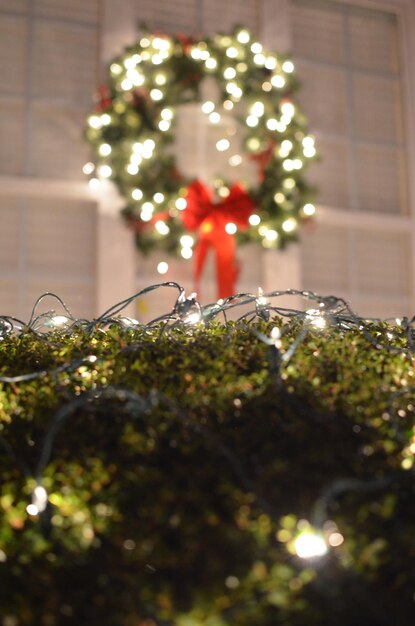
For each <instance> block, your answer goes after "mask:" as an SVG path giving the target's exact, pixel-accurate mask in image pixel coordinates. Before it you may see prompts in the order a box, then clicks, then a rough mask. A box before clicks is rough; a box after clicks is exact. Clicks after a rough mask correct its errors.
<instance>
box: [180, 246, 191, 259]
mask: <svg viewBox="0 0 415 626" xmlns="http://www.w3.org/2000/svg"><path fill="white" fill-rule="evenodd" d="M180 254H181V255H182V257H183V258H184V259H186V260H187V259H191V258H192V256H193V250H192V249H191V248H182V249H181V250H180Z"/></svg>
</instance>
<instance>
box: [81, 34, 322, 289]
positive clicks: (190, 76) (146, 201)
mask: <svg viewBox="0 0 415 626" xmlns="http://www.w3.org/2000/svg"><path fill="white" fill-rule="evenodd" d="M206 79H208V81H207V82H206ZM209 82H210V88H212V85H213V86H214V89H215V90H216V91H215V93H214V95H213V97H209V98H206V84H207V83H209ZM296 87H297V81H296V79H295V76H294V65H293V63H292V62H291V61H290V60H289V59H288V58H287V57H284V56H281V55H277V54H274V53H270V52H268V51H266V50H265V49H264V48H263V46H262V44H261V43H259V42H258V41H256V40H255V39H254V38H253V37H252V35H251V33H250V32H249V31H248V30H246V29H244V28H239V29H236V30H235V31H234V32H233V33H232V34H229V35H215V36H213V37H211V38H207V39H195V38H188V37H184V36H181V35H176V36H170V35H166V34H160V33H152V34H147V35H146V36H144V37H142V38H141V39H140V40H139V41H138V42H137V43H136V44H134V45H133V46H131V47H129V48H127V49H126V50H125V51H124V53H123V54H122V55H121V56H119V57H117V58H116V59H114V60H113V61H112V62H111V63H110V65H109V71H108V84H107V85H105V86H102V87H101V89H100V95H99V102H98V103H97V106H96V109H95V111H94V113H93V114H92V115H90V116H89V118H88V125H87V130H86V137H87V140H88V141H89V142H90V143H91V144H92V145H93V147H94V149H95V153H96V164H93V163H87V164H86V166H85V168H84V171H85V173H86V174H88V175H90V177H91V180H90V184H91V185H92V186H94V185H99V179H100V178H110V179H112V180H113V181H114V182H115V184H116V185H117V187H118V189H119V191H120V192H121V194H122V195H123V197H124V198H125V201H126V206H125V208H124V209H123V213H124V215H125V217H126V218H127V219H128V220H129V222H130V223H131V224H132V225H134V228H135V231H136V241H137V245H138V247H139V248H140V249H141V250H142V251H144V252H146V251H148V250H150V249H153V248H158V249H162V250H165V251H168V252H170V253H178V254H180V255H181V256H182V257H183V258H185V259H189V258H191V257H192V256H193V251H194V250H195V275H196V279H198V278H199V276H200V274H201V271H202V267H203V263H204V259H205V257H206V252H207V251H208V249H209V248H210V247H213V248H214V249H215V250H216V255H217V261H218V274H219V277H220V285H219V291H220V295H221V296H224V295H230V293H231V292H232V288H233V285H234V280H235V276H236V267H235V263H234V249H235V237H236V240H237V242H238V243H243V242H248V241H256V242H259V243H261V244H262V246H264V247H265V248H271V247H283V246H284V245H285V244H286V243H287V242H289V241H290V240H294V239H296V238H297V231H298V226H299V223H300V222H301V221H303V220H304V219H309V218H310V217H311V216H312V215H313V214H314V212H315V207H314V205H313V204H312V200H313V189H312V188H311V187H310V186H309V185H308V184H307V182H306V180H305V178H304V169H305V167H306V165H307V164H308V162H309V161H310V160H312V159H313V158H315V155H316V150H315V147H314V139H313V137H312V136H310V135H308V133H307V123H306V119H305V117H304V115H303V114H302V113H301V111H300V110H299V108H298V106H297V105H296V104H295V103H294V102H293V99H292V94H293V92H294V90H295V88H296ZM189 103H199V104H198V105H197V106H199V107H200V108H201V111H202V112H203V114H204V115H205V116H206V120H207V123H208V125H211V127H215V128H219V127H220V123H221V121H222V120H223V119H224V118H226V119H232V121H233V124H234V126H233V128H231V129H230V130H229V129H228V130H227V131H226V132H225V131H224V133H223V136H222V137H221V138H219V139H218V141H217V142H216V150H217V153H216V154H217V155H218V157H219V156H220V155H223V154H224V153H226V157H227V167H226V168H225V170H226V171H228V173H229V172H231V171H232V173H233V174H234V173H235V172H237V171H238V167H239V166H240V165H241V163H242V162H243V161H245V162H251V168H252V165H253V166H254V167H255V169H256V175H255V182H252V181H251V183H250V184H249V183H246V181H245V180H244V179H243V178H242V179H241V180H238V179H236V180H235V174H234V180H233V182H231V181H230V180H229V179H228V178H227V176H226V175H224V174H223V167H222V171H221V173H217V175H215V177H214V178H213V179H212V180H211V181H209V185H208V184H206V183H205V182H202V180H200V179H197V178H195V177H194V176H190V175H189V174H188V173H186V172H185V171H180V168H179V167H178V163H177V155H176V154H175V153H174V150H173V149H172V144H174V142H175V130H176V125H177V124H176V121H177V116H178V111H179V110H180V108H181V107H183V105H186V104H189ZM235 125H236V128H235ZM236 130H237V131H238V132H236ZM235 134H236V135H237V137H238V140H239V142H240V146H239V149H238V150H236V151H235V149H234V147H233V145H232V144H233V138H232V135H235ZM211 161H215V159H211ZM194 233H196V237H194Z"/></svg>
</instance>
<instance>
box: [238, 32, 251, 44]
mask: <svg viewBox="0 0 415 626" xmlns="http://www.w3.org/2000/svg"><path fill="white" fill-rule="evenodd" d="M236 38H237V40H238V41H239V43H248V42H249V40H250V39H251V36H250V34H249V32H248V31H247V30H240V31H239V33H238V34H237V35H236Z"/></svg>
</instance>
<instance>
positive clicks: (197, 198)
mask: <svg viewBox="0 0 415 626" xmlns="http://www.w3.org/2000/svg"><path fill="white" fill-rule="evenodd" d="M186 201H187V207H186V209H185V210H184V211H183V212H182V214H181V216H182V219H183V223H184V225H185V226H186V228H188V229H189V230H196V229H198V241H197V244H196V248H195V268H194V277H195V282H196V289H197V290H198V285H199V281H200V276H201V274H202V270H203V266H204V264H205V261H206V256H207V253H208V251H209V248H211V247H212V248H213V249H214V250H215V253H216V276H217V285H218V295H219V298H226V297H227V296H230V295H232V294H234V293H235V283H236V278H237V274H238V269H237V265H236V262H235V238H234V236H233V235H232V234H229V233H228V232H227V231H226V229H225V227H226V225H227V224H228V223H230V222H231V223H233V224H235V225H236V226H238V227H239V228H242V229H244V228H247V226H248V218H249V216H250V215H251V213H252V211H253V209H254V204H253V202H252V200H251V198H250V197H249V196H248V194H247V193H246V191H244V189H243V188H242V187H241V185H239V184H235V185H232V187H231V188H230V190H229V195H228V196H227V198H224V199H223V200H221V201H220V202H218V203H215V202H213V200H212V195H211V193H210V190H209V189H208V187H206V186H205V185H204V184H203V183H201V182H200V181H198V180H196V181H195V182H194V183H192V184H191V185H190V187H189V188H188V190H187V196H186Z"/></svg>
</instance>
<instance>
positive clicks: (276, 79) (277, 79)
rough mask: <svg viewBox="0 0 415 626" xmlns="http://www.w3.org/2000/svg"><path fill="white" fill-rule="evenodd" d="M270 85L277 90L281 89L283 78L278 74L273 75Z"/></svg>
mask: <svg viewBox="0 0 415 626" xmlns="http://www.w3.org/2000/svg"><path fill="white" fill-rule="evenodd" d="M271 85H272V86H273V87H276V88H277V89H282V88H283V87H284V85H285V78H283V77H282V76H280V75H279V74H275V76H273V77H272V78H271Z"/></svg>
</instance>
